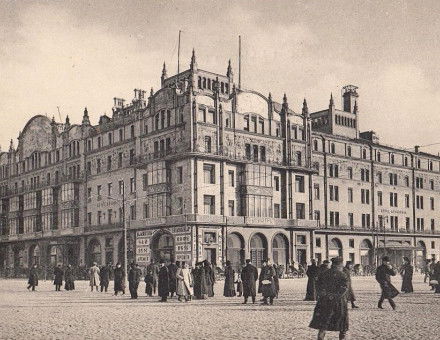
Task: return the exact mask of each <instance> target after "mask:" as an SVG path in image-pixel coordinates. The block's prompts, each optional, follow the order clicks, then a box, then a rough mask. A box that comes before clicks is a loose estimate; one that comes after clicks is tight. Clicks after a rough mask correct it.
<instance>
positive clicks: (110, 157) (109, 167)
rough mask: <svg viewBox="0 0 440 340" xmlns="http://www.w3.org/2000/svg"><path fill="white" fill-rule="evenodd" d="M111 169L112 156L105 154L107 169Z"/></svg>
mask: <svg viewBox="0 0 440 340" xmlns="http://www.w3.org/2000/svg"><path fill="white" fill-rule="evenodd" d="M111 169H112V156H107V171H111Z"/></svg>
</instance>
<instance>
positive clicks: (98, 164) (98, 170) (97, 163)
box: [96, 158, 101, 174]
mask: <svg viewBox="0 0 440 340" xmlns="http://www.w3.org/2000/svg"><path fill="white" fill-rule="evenodd" d="M96 173H97V174H99V173H101V160H100V159H99V158H98V159H97V160H96Z"/></svg>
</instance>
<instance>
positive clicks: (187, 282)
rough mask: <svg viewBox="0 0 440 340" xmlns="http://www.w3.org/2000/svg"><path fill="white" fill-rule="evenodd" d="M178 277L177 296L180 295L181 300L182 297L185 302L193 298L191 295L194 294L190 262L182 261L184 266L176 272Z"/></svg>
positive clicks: (180, 299)
mask: <svg viewBox="0 0 440 340" xmlns="http://www.w3.org/2000/svg"><path fill="white" fill-rule="evenodd" d="M176 277H177V292H176V294H177V296H178V297H179V301H182V298H183V299H184V300H185V302H188V301H189V300H191V296H192V295H193V294H194V291H193V278H192V275H191V271H190V269H189V268H188V263H186V262H182V268H179V269H178V270H177V273H176Z"/></svg>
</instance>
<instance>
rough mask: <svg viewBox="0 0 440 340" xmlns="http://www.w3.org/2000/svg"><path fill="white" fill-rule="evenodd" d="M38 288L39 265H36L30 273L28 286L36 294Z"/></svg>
mask: <svg viewBox="0 0 440 340" xmlns="http://www.w3.org/2000/svg"><path fill="white" fill-rule="evenodd" d="M36 286H38V270H37V264H34V265H33V266H32V268H31V270H30V271H29V279H28V286H27V289H28V290H29V289H31V288H32V291H33V292H34V291H35V287H36Z"/></svg>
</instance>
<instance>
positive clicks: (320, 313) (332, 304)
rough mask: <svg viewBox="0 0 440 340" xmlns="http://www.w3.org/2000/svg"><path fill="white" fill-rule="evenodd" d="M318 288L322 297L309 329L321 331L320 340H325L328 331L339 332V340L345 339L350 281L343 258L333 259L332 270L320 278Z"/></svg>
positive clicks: (319, 299)
mask: <svg viewBox="0 0 440 340" xmlns="http://www.w3.org/2000/svg"><path fill="white" fill-rule="evenodd" d="M317 286H318V287H319V291H320V295H319V297H318V302H317V303H316V306H315V310H314V312H313V318H312V321H311V322H310V325H309V327H310V328H314V329H317V330H319V332H318V340H323V339H324V337H325V333H326V331H339V339H345V334H346V332H347V330H348V308H347V296H346V295H347V291H348V280H347V276H346V275H345V274H344V272H343V263H342V258H340V257H335V258H333V259H332V266H331V268H330V269H328V270H326V271H325V272H323V273H322V274H321V275H320V276H319V278H318V282H317Z"/></svg>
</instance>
